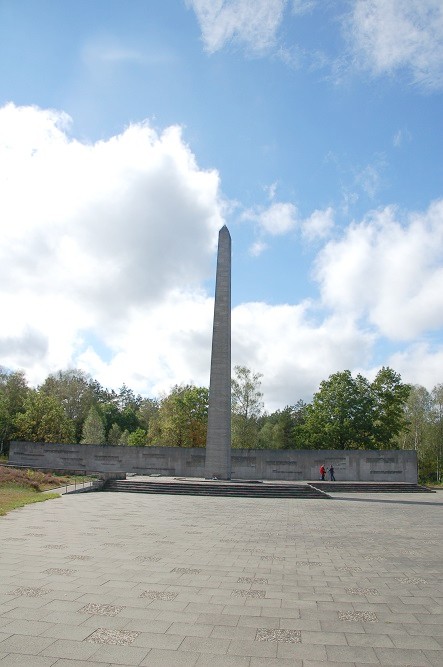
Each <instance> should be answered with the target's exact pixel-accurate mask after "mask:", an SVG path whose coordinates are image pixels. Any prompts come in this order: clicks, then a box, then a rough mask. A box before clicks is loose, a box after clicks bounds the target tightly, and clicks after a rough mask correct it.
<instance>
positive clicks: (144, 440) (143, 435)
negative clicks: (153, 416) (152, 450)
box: [127, 428, 148, 447]
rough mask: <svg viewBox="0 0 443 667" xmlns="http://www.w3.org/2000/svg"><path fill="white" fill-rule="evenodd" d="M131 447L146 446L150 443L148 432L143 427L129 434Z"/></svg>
mask: <svg viewBox="0 0 443 667" xmlns="http://www.w3.org/2000/svg"><path fill="white" fill-rule="evenodd" d="M127 444H128V446H129V447H146V445H147V444H148V434H147V432H146V431H145V429H143V428H138V429H136V430H135V431H133V432H132V433H130V434H129V435H128V442H127Z"/></svg>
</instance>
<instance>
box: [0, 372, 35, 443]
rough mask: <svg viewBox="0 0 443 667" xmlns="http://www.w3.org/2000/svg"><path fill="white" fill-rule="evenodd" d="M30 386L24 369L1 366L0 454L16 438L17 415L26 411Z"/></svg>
mask: <svg viewBox="0 0 443 667" xmlns="http://www.w3.org/2000/svg"><path fill="white" fill-rule="evenodd" d="M28 393H29V387H28V384H27V382H26V377H25V374H24V373H23V371H14V372H12V371H7V370H6V369H3V368H1V367H0V454H3V453H4V452H5V451H6V448H7V447H8V446H9V441H10V440H12V439H13V438H14V435H15V434H14V429H15V426H14V420H15V417H16V416H17V415H18V414H20V413H21V412H23V411H24V402H25V399H26V397H27V395H28Z"/></svg>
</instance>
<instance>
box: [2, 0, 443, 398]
mask: <svg viewBox="0 0 443 667" xmlns="http://www.w3.org/2000/svg"><path fill="white" fill-rule="evenodd" d="M0 62H1V68H0V312H1V325H0V365H1V366H2V367H4V368H7V369H10V370H18V369H21V370H23V371H25V373H26V376H27V378H28V381H29V383H30V384H31V385H32V386H38V385H39V383H42V382H43V381H44V379H45V378H46V377H47V376H48V374H50V373H54V372H56V371H58V370H63V369H68V368H79V369H82V370H83V371H85V372H87V373H89V374H90V375H91V376H92V377H93V378H94V379H96V380H98V381H99V382H100V383H101V384H102V385H103V386H105V387H108V388H114V389H118V388H119V387H120V386H121V385H122V384H123V383H125V384H126V385H127V386H129V387H131V388H132V389H133V390H134V391H135V392H136V393H140V394H142V395H143V396H147V397H159V396H161V395H162V394H164V393H167V392H168V391H169V390H170V389H171V388H172V386H174V385H175V384H188V383H194V384H197V385H199V386H208V385H209V368H210V347H211V336H212V318H213V298H214V282H215V266H216V250H217V237H218V231H219V229H220V228H221V227H222V226H223V225H224V224H226V225H227V226H228V228H229V230H230V233H231V237H232V364H233V366H235V365H242V366H247V367H248V368H250V369H251V370H252V371H253V372H255V373H261V374H262V376H263V377H262V384H261V390H262V391H263V399H264V403H265V406H266V409H267V410H268V411H273V410H277V409H282V408H284V407H285V406H286V405H292V404H295V403H296V402H297V401H298V400H299V399H303V400H305V401H308V402H309V401H310V400H311V399H312V396H313V394H314V392H316V391H317V389H318V387H319V384H320V382H321V381H322V380H325V379H327V378H328V377H329V375H330V374H332V373H335V372H338V371H343V370H345V369H349V370H351V371H352V373H353V374H356V373H362V374H363V375H365V376H366V377H367V378H368V379H373V378H374V377H375V375H376V373H377V371H378V370H379V369H380V368H381V367H382V366H390V367H392V368H393V369H394V370H396V371H397V372H398V373H400V374H401V377H402V379H403V381H405V382H410V383H413V384H421V385H424V386H425V387H427V388H428V389H429V390H431V389H432V388H433V387H434V386H435V385H436V384H439V383H442V382H443V166H442V165H443V160H442V158H443V103H442V102H443V98H442V95H443V4H442V2H441V0H130V1H128V0H63V2H60V1H59V0H0Z"/></svg>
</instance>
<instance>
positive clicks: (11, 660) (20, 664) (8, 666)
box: [0, 653, 58, 667]
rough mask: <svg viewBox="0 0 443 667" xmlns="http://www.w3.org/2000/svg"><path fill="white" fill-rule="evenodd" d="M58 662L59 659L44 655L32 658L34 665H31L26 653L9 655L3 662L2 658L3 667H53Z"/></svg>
mask: <svg viewBox="0 0 443 667" xmlns="http://www.w3.org/2000/svg"><path fill="white" fill-rule="evenodd" d="M57 661H58V658H49V657H45V656H42V655H34V656H32V665H30V659H29V655H26V654H24V653H9V655H6V656H5V657H4V658H3V660H2V659H1V657H0V665H1V666H2V667H25V666H27V665H30V667H52V665H55V664H56V663H57Z"/></svg>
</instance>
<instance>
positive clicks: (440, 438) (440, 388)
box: [431, 384, 443, 483]
mask: <svg viewBox="0 0 443 667" xmlns="http://www.w3.org/2000/svg"><path fill="white" fill-rule="evenodd" d="M431 400H432V406H431V410H432V423H433V444H434V452H435V468H434V470H435V481H436V482H439V483H440V482H441V481H442V479H443V477H442V467H443V384H437V385H436V386H435V387H434V388H433V390H432V392H431Z"/></svg>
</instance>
